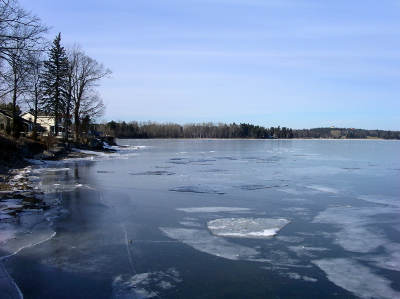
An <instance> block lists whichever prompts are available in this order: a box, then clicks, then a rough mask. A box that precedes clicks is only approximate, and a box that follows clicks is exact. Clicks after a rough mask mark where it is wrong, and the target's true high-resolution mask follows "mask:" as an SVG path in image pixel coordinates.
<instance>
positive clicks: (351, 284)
mask: <svg viewBox="0 0 400 299" xmlns="http://www.w3.org/2000/svg"><path fill="white" fill-rule="evenodd" d="M313 263H314V264H316V265H317V266H318V267H319V268H321V269H322V270H323V271H324V272H325V273H326V275H327V277H328V279H329V280H330V281H331V282H333V283H334V284H336V285H338V286H339V287H341V288H343V289H345V290H347V291H349V292H352V293H353V294H354V295H356V296H358V297H360V298H363V299H364V298H365V299H371V298H374V299H389V298H390V299H393V298H400V292H396V291H395V290H393V289H392V288H391V287H390V285H391V283H392V282H391V281H390V280H388V279H386V278H384V277H381V276H378V275H376V274H374V273H373V272H372V271H371V270H370V268H368V267H365V266H363V265H361V264H360V263H358V262H356V261H354V260H353V259H349V258H335V259H323V260H316V261H313Z"/></svg>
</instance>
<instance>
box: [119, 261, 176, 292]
mask: <svg viewBox="0 0 400 299" xmlns="http://www.w3.org/2000/svg"><path fill="white" fill-rule="evenodd" d="M181 281H182V279H181V278H180V273H179V272H178V271H177V270H176V269H175V268H171V269H169V270H167V271H166V272H163V271H156V272H149V273H140V274H136V275H134V276H129V275H119V276H117V277H116V278H115V279H114V281H113V283H112V286H113V298H116V299H123V298H154V297H157V298H159V296H158V295H157V294H158V293H161V292H162V291H165V290H168V289H172V288H174V287H176V285H175V284H176V283H179V282H181Z"/></svg>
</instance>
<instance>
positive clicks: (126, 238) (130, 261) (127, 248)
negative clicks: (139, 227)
mask: <svg viewBox="0 0 400 299" xmlns="http://www.w3.org/2000/svg"><path fill="white" fill-rule="evenodd" d="M121 226H122V230H123V231H124V235H125V245H126V251H127V252H128V259H129V263H130V264H131V267H132V270H133V272H134V273H135V275H138V273H137V272H136V269H135V267H134V266H133V262H132V257H131V252H130V251H129V243H130V242H131V241H130V240H128V234H127V232H126V229H125V225H124V224H123V223H122V222H121ZM148 291H150V292H151V293H153V294H154V296H156V297H157V298H160V299H161V297H160V296H158V294H157V293H155V292H154V291H152V290H151V289H148Z"/></svg>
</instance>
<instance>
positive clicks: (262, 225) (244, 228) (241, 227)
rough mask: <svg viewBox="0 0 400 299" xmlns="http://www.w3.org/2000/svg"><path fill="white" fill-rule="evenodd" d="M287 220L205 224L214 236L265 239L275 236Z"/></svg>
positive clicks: (214, 221) (228, 220)
mask: <svg viewBox="0 0 400 299" xmlns="http://www.w3.org/2000/svg"><path fill="white" fill-rule="evenodd" d="M289 223H290V221H289V220H287V219H273V218H221V219H216V220H213V221H209V222H207V228H208V229H209V230H210V231H211V232H212V233H213V234H214V235H216V236H223V237H242V238H243V237H244V238H266V237H272V236H275V235H276V234H277V233H278V232H279V231H280V230H281V229H282V228H283V227H284V226H285V225H287V224H289Z"/></svg>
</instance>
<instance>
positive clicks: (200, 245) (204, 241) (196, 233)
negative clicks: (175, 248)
mask: <svg viewBox="0 0 400 299" xmlns="http://www.w3.org/2000/svg"><path fill="white" fill-rule="evenodd" d="M160 229H161V230H162V231H163V232H164V233H165V234H166V235H167V236H168V237H170V238H172V239H175V240H178V241H180V242H182V243H185V244H187V245H189V246H191V247H193V248H194V249H196V250H199V251H201V252H205V253H208V254H212V255H215V256H218V257H222V258H226V259H229V260H239V259H244V260H252V261H256V260H257V261H263V260H261V259H257V256H258V255H259V252H258V251H257V250H255V249H253V248H250V247H246V246H242V245H238V244H234V243H231V242H228V241H226V240H225V239H222V238H219V237H216V236H213V235H211V234H210V233H208V232H207V231H204V230H197V229H187V228H172V227H161V228H160Z"/></svg>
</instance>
